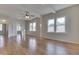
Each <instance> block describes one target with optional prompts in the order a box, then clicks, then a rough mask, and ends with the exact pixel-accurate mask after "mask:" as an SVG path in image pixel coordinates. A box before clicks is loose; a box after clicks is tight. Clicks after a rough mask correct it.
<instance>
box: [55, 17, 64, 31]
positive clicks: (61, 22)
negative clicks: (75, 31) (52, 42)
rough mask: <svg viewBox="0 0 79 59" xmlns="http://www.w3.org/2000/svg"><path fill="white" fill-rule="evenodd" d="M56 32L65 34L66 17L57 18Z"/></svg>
mask: <svg viewBox="0 0 79 59" xmlns="http://www.w3.org/2000/svg"><path fill="white" fill-rule="evenodd" d="M56 32H65V17H60V18H57V20H56Z"/></svg>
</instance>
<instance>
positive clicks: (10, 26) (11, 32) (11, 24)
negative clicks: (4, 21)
mask: <svg viewBox="0 0 79 59" xmlns="http://www.w3.org/2000/svg"><path fill="white" fill-rule="evenodd" d="M17 24H20V25H21V27H22V30H21V31H22V35H23V33H24V29H25V21H24V20H15V19H13V20H12V19H11V20H9V24H8V34H9V37H11V36H16V35H17V28H16V26H17Z"/></svg>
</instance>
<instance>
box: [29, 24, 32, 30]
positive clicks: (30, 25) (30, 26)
mask: <svg viewBox="0 0 79 59" xmlns="http://www.w3.org/2000/svg"><path fill="white" fill-rule="evenodd" d="M29 30H30V31H32V23H30V24H29Z"/></svg>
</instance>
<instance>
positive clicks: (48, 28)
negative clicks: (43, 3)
mask: <svg viewBox="0 0 79 59" xmlns="http://www.w3.org/2000/svg"><path fill="white" fill-rule="evenodd" d="M50 21H53V23H52V24H51V26H52V25H53V27H50V24H49V23H50ZM54 25H55V19H54V18H53V19H49V20H48V23H47V32H55V27H54ZM50 28H52V30H50Z"/></svg>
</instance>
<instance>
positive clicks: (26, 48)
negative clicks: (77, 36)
mask: <svg viewBox="0 0 79 59" xmlns="http://www.w3.org/2000/svg"><path fill="white" fill-rule="evenodd" d="M0 54H1V55H78V54H79V45H77V44H70V43H64V42H59V41H54V40H50V39H45V38H38V37H32V36H26V38H21V36H20V35H17V37H11V38H10V39H8V38H7V37H4V36H3V35H0Z"/></svg>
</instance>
